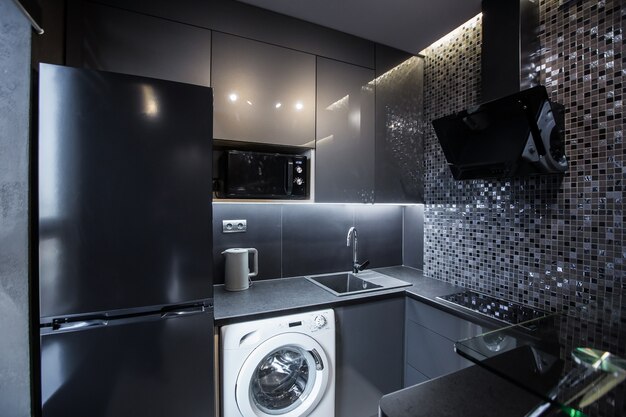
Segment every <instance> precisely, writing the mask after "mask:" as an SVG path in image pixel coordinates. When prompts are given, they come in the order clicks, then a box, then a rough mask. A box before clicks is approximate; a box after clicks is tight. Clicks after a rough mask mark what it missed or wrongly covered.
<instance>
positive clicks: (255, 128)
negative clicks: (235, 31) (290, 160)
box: [212, 32, 315, 148]
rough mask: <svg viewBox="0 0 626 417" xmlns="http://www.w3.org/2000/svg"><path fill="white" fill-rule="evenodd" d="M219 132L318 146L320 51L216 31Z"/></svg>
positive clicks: (214, 77) (235, 137)
mask: <svg viewBox="0 0 626 417" xmlns="http://www.w3.org/2000/svg"><path fill="white" fill-rule="evenodd" d="M212 52H213V70H212V86H213V90H214V99H215V110H214V127H213V131H214V137H215V138H216V139H222V140H234V141H245V142H256V143H266V144H274V145H287V146H297V147H305V148H313V147H314V146H315V56H314V55H310V54H306V53H303V52H298V51H294V50H291V49H287V48H281V47H278V46H274V45H270V44H267V43H263V42H257V41H253V40H249V39H245V38H241V37H238V36H233V35H227V34H224V33H218V32H215V33H214V34H213V51H212Z"/></svg>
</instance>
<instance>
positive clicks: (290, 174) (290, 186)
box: [285, 161, 293, 195]
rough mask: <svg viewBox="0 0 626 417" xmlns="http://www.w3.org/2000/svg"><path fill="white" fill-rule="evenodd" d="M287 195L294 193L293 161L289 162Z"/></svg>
mask: <svg viewBox="0 0 626 417" xmlns="http://www.w3.org/2000/svg"><path fill="white" fill-rule="evenodd" d="M285 191H286V193H287V195H291V192H292V191H293V161H287V184H286V187H285Z"/></svg>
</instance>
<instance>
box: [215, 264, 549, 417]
mask: <svg viewBox="0 0 626 417" xmlns="http://www.w3.org/2000/svg"><path fill="white" fill-rule="evenodd" d="M374 270H375V271H377V272H380V273H383V274H386V275H389V276H391V277H393V278H397V279H400V280H403V281H406V282H408V283H410V284H412V285H411V286H410V287H401V288H394V289H389V290H384V291H374V292H367V293H361V294H354V295H347V296H341V297H338V296H335V295H333V294H331V293H330V292H328V291H326V290H324V289H322V288H321V287H319V286H317V285H315V284H313V283H312V282H310V281H308V280H306V279H305V278H304V277H293V278H282V279H274V280H264V281H256V282H254V284H253V285H252V286H251V287H250V288H249V289H248V290H246V291H239V292H231V291H226V290H225V289H224V285H216V286H215V287H214V303H215V322H216V325H217V326H221V325H225V324H229V323H234V322H241V321H249V320H257V319H261V318H265V317H271V316H276V315H279V314H291V313H293V312H297V311H305V310H313V309H323V308H333V307H337V306H340V305H347V304H353V303H362V302H364V301H366V300H376V299H381V298H388V297H405V296H408V297H410V298H413V299H416V300H419V301H421V302H424V303H427V304H430V305H432V306H435V307H437V308H440V309H442V310H444V311H447V312H449V313H451V314H454V315H457V316H459V317H461V318H464V319H466V320H471V321H473V322H477V323H479V324H480V323H481V322H482V323H485V322H486V323H489V324H491V325H492V326H493V325H494V324H496V325H500V326H502V325H503V324H502V323H499V322H497V321H493V320H491V319H488V318H485V317H484V316H482V315H480V314H478V313H474V312H471V311H469V310H465V309H463V308H461V307H455V306H454V305H451V304H449V303H447V302H445V301H442V300H439V299H437V297H438V296H442V295H448V294H452V293H455V292H459V291H462V290H463V288H461V287H458V286H455V285H452V284H449V283H446V282H443V281H439V280H435V279H432V278H429V277H425V276H424V274H423V272H422V271H420V270H417V269H414V268H410V267H404V266H394V267H387V268H377V269H374ZM477 398H480V401H476V399H477ZM537 403H539V399H538V398H537V397H534V396H532V395H531V394H527V393H526V392H525V391H522V390H521V389H520V388H517V387H515V386H514V385H513V384H511V383H509V382H507V381H506V380H504V379H502V378H500V377H498V376H496V375H494V374H491V373H490V372H488V371H486V370H484V369H481V368H479V367H477V366H472V367H470V368H466V369H464V370H462V371H459V372H456V373H453V374H449V375H445V376H443V377H440V378H436V379H434V380H431V381H427V382H425V383H422V384H419V385H415V386H412V387H409V388H406V389H403V390H400V391H397V392H394V393H391V394H388V395H385V396H384V397H383V398H382V399H381V402H380V409H381V413H382V414H381V415H382V416H386V417H421V416H423V417H426V416H429V417H448V416H455V417H456V416H459V415H461V414H462V415H465V416H468V417H492V416H493V417H496V416H498V417H499V416H503V415H510V416H517V415H519V416H520V417H522V416H524V415H525V414H526V412H528V410H530V409H531V408H532V407H533V406H534V405H536V404H537ZM486 404H489V405H488V406H486Z"/></svg>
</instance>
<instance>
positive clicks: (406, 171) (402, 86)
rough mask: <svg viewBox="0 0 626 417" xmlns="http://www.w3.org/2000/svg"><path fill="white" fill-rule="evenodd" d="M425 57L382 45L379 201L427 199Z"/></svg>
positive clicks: (378, 114)
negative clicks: (424, 121) (424, 113)
mask: <svg viewBox="0 0 626 417" xmlns="http://www.w3.org/2000/svg"><path fill="white" fill-rule="evenodd" d="M423 78H424V60H423V58H421V57H417V56H412V55H410V54H407V53H406V52H402V51H398V50H396V49H393V48H389V47H386V46H382V45H377V46H376V168H375V175H376V181H375V183H376V185H375V192H376V202H377V203H423V202H424V139H423V136H424V124H423Z"/></svg>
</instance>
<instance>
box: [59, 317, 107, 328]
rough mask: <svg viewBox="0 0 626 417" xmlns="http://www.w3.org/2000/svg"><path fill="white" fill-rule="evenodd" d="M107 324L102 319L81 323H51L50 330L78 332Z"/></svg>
mask: <svg viewBox="0 0 626 417" xmlns="http://www.w3.org/2000/svg"><path fill="white" fill-rule="evenodd" d="M107 324H109V322H108V320H104V319H91V320H82V321H70V322H65V321H57V320H55V321H53V323H52V330H78V329H85V328H90V327H96V326H106V325H107Z"/></svg>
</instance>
